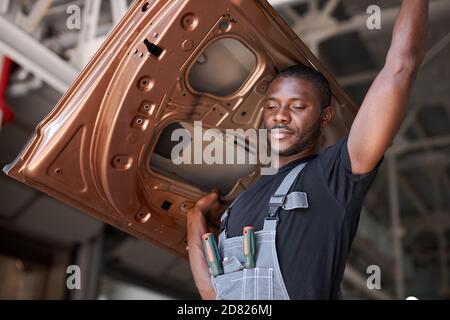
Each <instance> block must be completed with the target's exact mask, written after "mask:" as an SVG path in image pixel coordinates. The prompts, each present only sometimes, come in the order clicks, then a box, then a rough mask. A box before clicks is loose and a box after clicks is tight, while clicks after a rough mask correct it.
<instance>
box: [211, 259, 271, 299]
mask: <svg viewBox="0 0 450 320" xmlns="http://www.w3.org/2000/svg"><path fill="white" fill-rule="evenodd" d="M223 268H224V274H221V275H218V276H217V277H215V278H213V282H214V285H215V288H216V294H217V295H216V299H217V300H273V271H274V269H272V268H252V269H244V266H243V265H242V264H241V263H240V262H239V260H238V259H237V258H236V257H234V256H233V257H231V258H229V259H227V260H226V261H224V262H223Z"/></svg>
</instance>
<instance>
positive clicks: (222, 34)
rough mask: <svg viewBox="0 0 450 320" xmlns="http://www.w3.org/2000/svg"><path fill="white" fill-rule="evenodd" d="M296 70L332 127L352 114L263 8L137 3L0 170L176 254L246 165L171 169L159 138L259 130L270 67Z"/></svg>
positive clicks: (180, 1)
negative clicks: (321, 96) (327, 107)
mask: <svg viewBox="0 0 450 320" xmlns="http://www.w3.org/2000/svg"><path fill="white" fill-rule="evenodd" d="M295 63H302V64H306V65H310V66H313V67H315V68H317V69H318V70H320V71H321V72H322V73H323V74H324V75H325V76H326V77H327V78H328V80H329V81H330V84H331V88H332V94H333V106H334V119H333V121H332V123H331V125H330V126H329V128H327V129H326V132H325V135H324V136H325V139H324V141H323V143H322V147H325V146H327V145H329V144H331V143H333V142H335V141H336V140H337V139H338V138H340V137H341V136H342V135H344V134H346V133H347V132H348V129H349V127H350V125H351V122H352V120H353V117H354V115H355V113H356V110H357V108H356V107H355V105H354V104H353V102H352V101H351V99H350V98H349V97H348V96H347V95H346V94H345V92H344V91H343V90H342V88H341V87H340V86H339V85H338V84H337V82H336V81H335V79H334V78H333V77H332V75H331V74H330V73H329V72H328V71H327V70H326V68H325V67H324V66H323V65H322V64H321V63H320V61H319V60H318V59H317V58H316V57H315V56H314V55H313V54H312V53H311V52H310V51H309V50H308V48H307V47H306V46H305V45H304V43H303V42H302V41H301V40H300V39H299V37H298V36H297V35H296V34H295V33H294V32H293V31H292V30H291V29H290V27H289V26H288V25H287V24H286V23H285V22H284V21H283V20H282V18H281V17H280V16H279V15H278V14H277V13H276V12H275V10H274V9H273V8H272V7H271V6H270V4H269V3H268V2H266V1H262V0H249V1H240V0H220V1H209V0H189V1H188V0H158V1H157V0H153V1H147V0H137V1H135V2H134V3H133V4H132V6H131V7H130V9H129V11H128V12H127V13H126V15H125V16H124V18H123V19H122V20H121V22H120V23H119V24H118V25H117V26H116V28H115V29H114V30H113V32H112V33H111V34H110V35H109V37H108V38H107V40H106V41H105V43H104V44H103V45H102V46H101V48H100V49H99V50H98V52H97V53H96V54H95V56H94V57H93V58H92V60H91V61H90V62H89V64H88V65H87V66H86V67H85V68H84V70H83V71H82V72H81V73H80V75H79V76H78V77H77V79H76V80H75V81H74V82H73V84H72V85H71V86H70V88H69V89H68V91H67V92H66V93H65V94H64V95H63V97H62V98H61V99H60V101H59V102H58V103H57V105H56V106H55V107H54V109H53V111H52V112H51V113H50V114H49V115H48V116H47V117H46V118H45V119H44V120H43V121H42V122H41V123H40V124H39V125H38V127H37V128H36V132H35V135H34V136H33V137H32V138H31V140H30V141H29V143H28V144H27V146H25V148H24V149H23V151H22V153H21V154H20V155H19V156H18V157H17V159H16V160H15V161H14V162H13V163H11V164H10V165H8V166H7V167H5V168H4V172H5V173H6V174H7V175H9V176H11V177H13V178H15V179H17V180H19V181H21V182H23V183H25V184H27V185H29V186H31V187H33V188H36V189H39V190H41V191H42V192H45V193H46V194H48V195H50V196H52V197H54V198H56V199H59V200H61V201H63V202H65V203H67V204H69V205H71V206H73V207H76V208H79V209H80V210H82V211H84V212H86V213H87V214H90V215H92V216H94V217H96V218H97V219H100V220H101V221H103V222H105V223H108V224H111V225H113V226H115V227H117V228H119V229H121V230H124V231H125V232H127V233H129V234H132V235H134V236H136V237H139V238H142V239H144V240H146V241H149V242H151V243H153V244H157V245H159V246H161V247H163V248H165V249H167V250H171V251H172V252H174V253H176V254H179V255H181V256H184V257H186V250H185V247H186V213H187V212H188V210H189V209H190V208H191V207H192V206H193V205H194V203H195V201H196V200H197V199H198V198H199V197H201V196H202V194H204V193H205V192H207V191H209V190H210V189H211V188H213V187H215V188H219V189H220V190H221V193H222V196H223V199H225V200H229V199H232V198H234V197H235V196H236V195H237V194H238V193H239V192H241V191H242V190H244V189H245V188H246V187H247V186H248V185H249V184H250V183H252V181H254V180H255V179H257V178H258V175H259V173H258V170H257V167H256V166H248V165H247V166H245V165H244V166H242V165H241V166H236V165H226V164H225V165H220V164H209V165H208V164H200V165H181V166H179V165H174V164H173V163H172V162H171V158H170V155H171V149H172V148H173V147H174V142H173V141H171V139H170V134H171V133H172V132H173V131H174V130H176V129H180V128H181V129H183V130H186V131H188V132H192V128H193V124H194V121H202V124H203V126H204V128H217V129H219V130H221V131H224V130H226V129H235V128H242V129H249V128H261V127H262V109H261V107H260V102H261V100H262V99H263V97H264V94H265V91H266V89H267V86H268V84H269V82H270V80H271V79H272V78H273V76H274V75H275V74H276V72H277V71H278V70H281V69H283V68H285V67H287V66H289V65H291V64H295Z"/></svg>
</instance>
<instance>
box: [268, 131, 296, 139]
mask: <svg viewBox="0 0 450 320" xmlns="http://www.w3.org/2000/svg"><path fill="white" fill-rule="evenodd" d="M270 134H271V136H272V138H274V139H278V140H280V139H283V138H286V137H287V136H288V135H291V134H292V131H289V130H285V129H281V130H280V129H275V130H271V132H270Z"/></svg>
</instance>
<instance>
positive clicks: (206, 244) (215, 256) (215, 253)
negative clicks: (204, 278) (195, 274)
mask: <svg viewBox="0 0 450 320" xmlns="http://www.w3.org/2000/svg"><path fill="white" fill-rule="evenodd" d="M202 242H203V250H204V252H205V257H206V261H207V262H208V267H209V271H210V273H211V274H212V276H213V277H216V276H217V275H219V274H223V269H222V264H221V262H220V254H219V248H218V247H217V243H216V239H215V238H214V235H213V234H212V233H205V234H204V235H203V236H202Z"/></svg>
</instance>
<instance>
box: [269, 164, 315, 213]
mask: <svg viewBox="0 0 450 320" xmlns="http://www.w3.org/2000/svg"><path fill="white" fill-rule="evenodd" d="M306 164H307V162H304V163H300V164H299V165H297V166H296V167H295V168H294V169H292V170H291V172H289V173H288V175H287V176H286V177H285V178H284V179H283V181H282V182H281V184H280V186H279V187H278V189H277V190H276V191H275V193H274V194H273V195H272V197H270V201H269V215H268V216H267V218H266V219H267V220H277V219H278V211H279V209H280V207H282V206H283V204H284V203H285V201H286V196H287V194H288V192H289V189H291V186H292V184H293V183H294V181H295V179H296V178H297V176H298V175H299V174H300V172H301V171H302V170H303V168H304V167H305V166H306Z"/></svg>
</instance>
